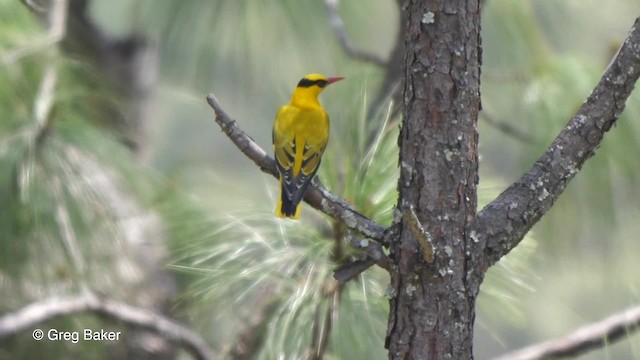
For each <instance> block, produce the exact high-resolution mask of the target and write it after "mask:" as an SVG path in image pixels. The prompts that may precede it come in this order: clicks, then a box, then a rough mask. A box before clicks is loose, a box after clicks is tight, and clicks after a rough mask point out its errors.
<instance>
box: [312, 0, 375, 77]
mask: <svg viewBox="0 0 640 360" xmlns="http://www.w3.org/2000/svg"><path fill="white" fill-rule="evenodd" d="M323 2H324V6H325V8H326V9H327V13H328V14H329V24H330V25H331V28H332V29H333V32H334V33H335V34H336V37H337V38H338V41H339V42H340V45H341V46H342V49H344V51H345V52H346V53H347V55H349V56H351V57H352V58H354V59H357V60H361V61H366V62H370V63H372V64H376V65H378V66H382V67H386V66H387V61H385V60H384V59H383V58H381V57H380V56H378V55H376V54H374V53H370V52H366V51H364V50H362V49H358V48H356V47H355V46H354V45H353V42H351V39H350V38H349V35H348V34H347V29H346V28H345V26H344V21H343V20H342V17H341V16H340V12H339V11H338V0H324V1H323Z"/></svg>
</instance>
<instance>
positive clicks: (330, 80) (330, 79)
mask: <svg viewBox="0 0 640 360" xmlns="http://www.w3.org/2000/svg"><path fill="white" fill-rule="evenodd" d="M342 79H344V78H343V77H342V76H330V77H328V78H327V85H328V84H333V83H334V82H337V81H340V80H342Z"/></svg>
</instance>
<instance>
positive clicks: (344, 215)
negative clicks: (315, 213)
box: [207, 94, 386, 244]
mask: <svg viewBox="0 0 640 360" xmlns="http://www.w3.org/2000/svg"><path fill="white" fill-rule="evenodd" d="M207 102H208V103H209V105H210V106H211V107H212V108H213V110H214V111H215V113H216V119H215V120H216V122H217V123H218V125H220V128H221V129H222V131H223V132H224V133H225V134H226V135H227V136H228V137H229V139H231V141H232V142H233V143H234V144H235V145H236V146H237V147H238V149H240V151H242V153H243V154H245V155H246V156H247V157H248V158H249V159H251V160H252V161H253V162H254V163H255V164H256V165H258V167H259V168H260V170H262V171H264V172H265V173H267V174H270V175H272V176H273V177H275V178H276V179H277V178H278V177H279V175H278V170H277V169H276V163H275V161H274V160H273V158H272V157H270V156H269V155H268V154H267V153H266V152H265V151H264V150H263V149H262V148H261V147H260V146H259V145H258V144H257V143H256V142H255V141H254V140H253V139H252V138H251V137H250V136H249V135H248V134H247V133H245V132H244V131H243V130H242V129H240V127H239V126H238V123H237V122H236V121H235V120H233V119H232V118H231V117H229V115H227V113H226V112H225V111H224V110H223V109H222V105H220V102H219V101H218V99H216V97H215V96H214V95H213V94H209V95H207ZM316 179H317V178H316ZM304 200H305V202H306V203H307V204H309V205H311V206H313V207H314V208H315V209H318V210H320V211H322V212H323V213H325V214H327V215H329V216H331V217H333V218H336V219H340V220H342V221H343V222H344V223H345V225H346V226H347V227H348V228H350V229H352V230H355V231H358V232H360V233H362V234H363V235H365V236H366V237H368V238H371V239H373V240H376V241H378V242H383V244H384V242H385V241H386V240H385V239H384V235H385V228H384V227H383V226H382V225H380V224H378V223H376V222H374V221H372V220H371V219H369V218H367V217H366V216H364V215H362V214H360V213H359V212H357V211H356V210H354V209H353V208H352V207H351V205H349V204H348V203H347V202H346V201H345V200H344V199H342V198H340V197H339V196H337V195H335V194H333V193H331V192H330V191H329V190H327V189H326V188H325V187H324V186H322V185H321V184H319V183H318V182H317V181H314V182H313V183H312V184H311V186H310V187H309V190H308V191H307V194H306V196H305V198H304Z"/></svg>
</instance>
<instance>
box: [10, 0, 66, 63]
mask: <svg viewBox="0 0 640 360" xmlns="http://www.w3.org/2000/svg"><path fill="white" fill-rule="evenodd" d="M23 3H24V4H25V5H27V6H28V7H29V8H30V9H35V8H34V7H33V6H31V4H32V2H31V1H29V0H23ZM68 7H69V3H68V0H51V7H50V9H48V10H47V12H48V16H47V20H48V22H49V29H48V31H47V35H46V36H44V37H42V38H40V39H38V40H37V41H32V42H29V43H28V44H25V45H24V46H22V47H19V48H16V49H13V50H11V51H8V52H6V53H4V54H2V55H1V56H0V64H1V65H2V66H8V65H11V64H13V63H15V62H16V61H18V60H20V59H22V58H23V57H25V56H28V55H31V54H34V53H36V52H38V51H40V50H43V49H46V48H48V47H49V46H51V45H54V44H56V43H58V42H60V41H62V40H63V39H64V36H65V33H66V28H67V27H66V24H67V13H68V11H67V9H68Z"/></svg>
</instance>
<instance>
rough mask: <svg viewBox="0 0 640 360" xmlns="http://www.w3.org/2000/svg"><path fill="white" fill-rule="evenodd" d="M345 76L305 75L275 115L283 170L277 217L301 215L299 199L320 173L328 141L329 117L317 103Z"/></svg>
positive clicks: (275, 142) (276, 150)
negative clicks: (330, 85) (329, 86)
mask: <svg viewBox="0 0 640 360" xmlns="http://www.w3.org/2000/svg"><path fill="white" fill-rule="evenodd" d="M342 79H344V78H342V77H326V76H323V75H320V74H309V75H307V76H305V77H303V78H302V80H300V82H298V86H296V88H295V90H294V91H293V95H292V96H291V101H290V102H289V104H287V105H284V106H282V107H281V108H280V110H278V113H277V114H276V119H275V121H274V124H273V133H272V140H273V151H274V153H275V158H276V165H277V167H278V172H279V173H280V199H278V205H277V207H276V216H278V217H288V218H293V219H297V218H298V217H300V201H302V198H304V194H305V192H306V191H307V188H308V187H309V184H311V180H312V179H313V177H314V176H315V174H316V172H318V167H319V166H320V159H321V157H322V153H323V152H324V149H325V147H326V146H327V141H328V140H329V116H328V115H327V113H326V112H325V111H324V108H323V107H322V105H320V103H319V102H318V95H319V94H320V93H321V92H322V90H324V88H325V87H326V86H327V85H329V84H332V83H334V82H336V81H339V80H342Z"/></svg>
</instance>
